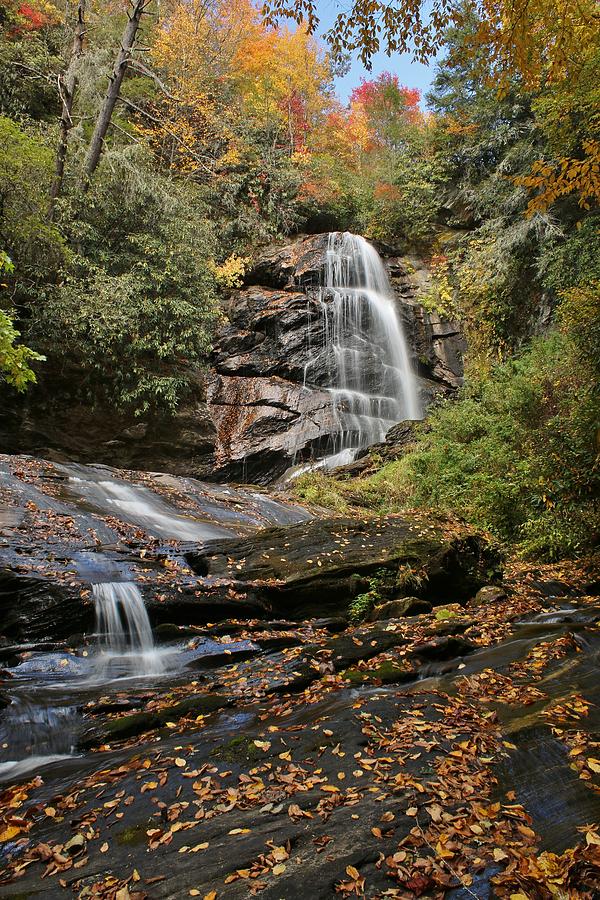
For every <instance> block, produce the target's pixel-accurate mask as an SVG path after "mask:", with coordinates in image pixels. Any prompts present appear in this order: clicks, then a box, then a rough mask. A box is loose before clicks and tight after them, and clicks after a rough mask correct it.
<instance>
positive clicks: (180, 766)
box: [175, 756, 185, 769]
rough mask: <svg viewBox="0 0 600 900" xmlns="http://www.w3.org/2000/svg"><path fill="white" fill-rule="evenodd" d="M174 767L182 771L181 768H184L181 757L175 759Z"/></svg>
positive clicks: (183, 760)
mask: <svg viewBox="0 0 600 900" xmlns="http://www.w3.org/2000/svg"><path fill="white" fill-rule="evenodd" d="M175 765H176V766H178V767H179V768H180V769H183V767H184V766H185V759H182V758H181V756H178V757H177V759H176V760H175Z"/></svg>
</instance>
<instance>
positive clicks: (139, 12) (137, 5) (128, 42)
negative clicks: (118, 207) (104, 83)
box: [82, 0, 151, 190]
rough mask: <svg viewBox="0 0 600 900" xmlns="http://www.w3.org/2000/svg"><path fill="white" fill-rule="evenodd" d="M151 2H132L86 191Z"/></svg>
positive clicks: (87, 164)
mask: <svg viewBox="0 0 600 900" xmlns="http://www.w3.org/2000/svg"><path fill="white" fill-rule="evenodd" d="M150 2H151V0H132V3H133V10H132V12H131V13H130V15H129V21H128V22H127V25H126V26H125V30H124V32H123V36H122V38H121V49H120V50H119V53H118V55H117V58H116V60H115V64H114V66H113V71H112V74H111V76H110V82H109V85H108V90H107V91H106V95H105V97H104V102H103V103H102V107H101V109H100V112H99V114H98V118H97V119H96V125H95V127H94V133H93V134H92V139H91V141H90V146H89V149H88V154H87V157H86V160H85V171H84V180H83V184H82V187H83V189H84V190H86V188H87V187H88V185H89V182H90V179H91V178H92V175H93V174H94V172H95V171H96V169H97V168H98V163H99V162H100V157H101V155H102V149H103V146H104V138H105V137H106V133H107V131H108V128H109V126H110V120H111V118H112V114H113V112H114V109H115V105H116V103H117V100H118V99H119V94H120V93H121V85H122V83H123V78H124V76H125V70H126V69H127V64H128V63H129V61H130V59H131V51H132V49H133V44H134V41H135V37H136V34H137V31H138V28H139V27H140V22H141V20H142V16H143V14H144V11H145V9H146V7H147V6H148V5H149V3H150Z"/></svg>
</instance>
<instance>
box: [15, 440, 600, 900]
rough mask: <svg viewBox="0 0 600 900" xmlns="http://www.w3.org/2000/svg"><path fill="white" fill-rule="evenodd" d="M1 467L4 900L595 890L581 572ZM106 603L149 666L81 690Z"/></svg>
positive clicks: (260, 503) (353, 525)
mask: <svg viewBox="0 0 600 900" xmlns="http://www.w3.org/2000/svg"><path fill="white" fill-rule="evenodd" d="M1 472H2V489H1V490H2V497H1V498H2V501H3V505H2V513H1V516H0V556H1V572H0V634H1V635H2V638H1V642H0V660H1V662H0V665H1V666H2V667H3V671H2V686H1V687H0V704H1V706H2V709H1V710H0V738H1V740H0V745H1V746H0V753H1V754H2V758H1V760H0V778H2V781H3V784H2V785H1V786H0V787H1V788H2V802H1V813H0V816H1V818H0V853H1V854H2V859H3V866H4V868H3V870H2V875H1V876H0V885H1V886H0V896H3V897H14V898H17V897H30V896H37V895H42V894H43V895H44V896H50V897H53V896H57V897H59V896H65V893H66V894H67V895H69V894H71V895H74V896H77V897H82V898H83V897H106V898H119V900H126V898H127V897H136V898H140V900H141V898H144V897H149V898H163V897H164V898H167V897H186V896H200V897H205V898H206V897H208V898H211V900H213V898H221V897H223V898H236V897H240V898H241V897H247V896H252V895H254V894H257V895H260V896H264V897H272V898H282V897H283V898H286V900H287V898H305V897H311V898H313V897H314V898H321V897H322V898H326V897H335V896H341V897H344V896H346V897H349V896H365V897H372V898H375V897H389V896H391V897H403V898H412V897H418V896H428V897H437V896H440V897H441V896H444V895H447V896H452V897H459V896H460V897H467V896H469V897H472V896H475V897H479V898H486V897H490V896H500V897H502V896H507V897H510V896H513V895H517V896H519V897H525V898H537V897H541V898H546V897H552V896H565V897H586V898H587V897H589V898H592V897H595V896H597V895H598V891H599V890H600V868H599V862H600V860H599V853H600V835H599V832H598V825H597V823H598V821H599V819H600V796H599V785H600V782H599V775H600V737H599V727H600V715H599V713H598V700H599V697H598V694H599V684H600V682H599V680H598V659H599V652H600V629H599V627H598V622H599V621H600V599H599V597H598V587H599V583H598V577H597V573H596V572H594V570H593V567H592V566H591V565H588V566H583V565H579V566H576V565H571V566H567V565H563V566H560V567H559V566H556V567H551V566H545V567H538V568H536V569H531V568H527V567H525V566H516V565H515V564H513V563H507V561H506V560H504V559H503V557H502V554H501V553H499V551H498V549H497V548H496V547H495V546H494V545H493V543H492V542H490V540H489V539H488V538H487V537H486V536H485V535H481V534H477V533H474V532H472V531H471V530H470V529H468V528H466V527H465V526H464V525H463V524H462V523H460V522H457V521H453V520H449V519H446V518H442V517H437V518H436V517H431V516H429V517H428V516H424V515H422V514H421V515H417V514H407V515H404V516H389V517H384V518H370V517H364V516H362V517H359V516H356V517H354V518H340V517H331V516H330V515H327V514H325V513H324V511H322V510H309V509H304V508H302V507H299V506H297V505H296V504H294V503H292V502H291V501H290V500H289V498H287V497H285V496H283V495H272V494H266V493H264V492H263V491H261V490H257V489H255V488H251V487H239V488H238V487H232V486H226V487H223V486H217V485H207V484H203V483H201V482H198V481H195V480H194V479H191V478H183V477H182V478H174V477H172V476H165V475H152V474H143V473H139V472H137V473H133V472H128V471H122V470H114V469H108V468H106V467H85V466H71V465H53V464H51V463H48V462H44V461H40V460H35V459H32V458H28V457H3V458H2V459H1ZM123 584H125V585H128V586H129V587H128V588H127V591H126V593H127V592H129V596H131V591H133V590H135V591H136V592H137V594H138V595H139V597H140V598H141V600H142V602H143V608H144V610H145V612H146V613H147V616H148V620H149V623H150V626H151V629H152V637H153V641H154V647H153V653H155V654H156V655H157V658H158V661H157V660H156V659H154V658H153V666H154V668H151V669H150V670H149V671H146V670H143V669H142V670H141V669H140V667H139V666H134V667H133V668H131V669H127V667H126V666H125V668H123V667H117V668H116V669H114V668H108V669H107V668H106V667H104V668H102V667H100V668H99V667H98V660H99V658H101V654H102V652H103V648H102V645H101V637H102V636H101V635H99V634H97V631H98V623H97V619H96V613H97V609H98V606H97V600H98V596H99V595H100V596H106V595H107V594H108V595H110V596H112V594H111V591H112V588H111V589H110V590H109V589H108V588H107V587H106V586H113V585H123ZM98 585H100V586H102V585H104V586H105V587H104V588H102V589H99V588H98V587H97V586H98ZM119 590H121V594H122V589H119ZM121 594H119V591H117V596H121ZM357 611H359V612H360V613H361V614H362V615H365V616H366V617H367V621H363V622H362V623H360V624H353V623H352V616H353V614H356V612H357ZM104 652H105V648H104ZM132 652H133V651H132V648H131V647H129V648H125V649H124V650H122V651H121V655H122V657H123V658H124V659H125V660H127V659H128V654H129V655H131V654H132Z"/></svg>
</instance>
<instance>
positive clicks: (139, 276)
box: [33, 159, 218, 415]
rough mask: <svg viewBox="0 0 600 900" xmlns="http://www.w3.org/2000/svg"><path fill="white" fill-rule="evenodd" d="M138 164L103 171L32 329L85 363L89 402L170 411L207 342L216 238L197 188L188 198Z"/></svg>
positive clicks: (84, 390)
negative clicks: (60, 276) (73, 251)
mask: <svg viewBox="0 0 600 900" xmlns="http://www.w3.org/2000/svg"><path fill="white" fill-rule="evenodd" d="M124 162H126V160H125V161H124ZM133 162H135V163H136V167H135V169H133V170H132V169H131V168H128V167H127V166H126V165H124V163H123V165H121V167H119V168H116V170H115V172H114V173H113V175H112V176H109V175H108V174H105V176H104V177H103V178H102V179H101V180H99V181H98V182H97V183H96V185H95V186H94V190H93V191H91V192H90V193H89V194H88V195H87V196H86V198H85V199H84V200H82V201H81V203H80V204H79V209H78V217H77V219H75V220H74V224H73V225H72V228H73V230H74V232H76V233H74V234H73V236H72V239H71V242H72V243H73V244H74V245H75V246H77V247H78V250H79V252H78V254H77V255H76V256H74V257H73V260H72V264H71V266H70V267H69V269H68V270H67V271H66V273H65V276H64V280H63V283H62V284H61V285H60V286H59V287H57V288H56V289H55V290H53V291H52V293H51V295H50V296H49V298H48V300H47V301H46V303H45V304H44V305H43V307H41V308H40V309H39V310H38V311H37V315H36V318H35V322H34V325H33V334H34V335H35V338H36V346H39V347H40V348H42V349H43V350H44V351H45V352H46V353H47V354H48V356H49V357H50V356H51V357H52V359H53V360H54V361H55V362H56V363H59V362H60V360H61V359H65V360H67V361H69V363H70V364H71V365H73V364H75V365H76V366H78V367H79V368H80V370H81V380H80V383H79V386H78V389H79V393H80V395H81V397H82V398H83V399H85V400H87V402H90V403H103V402H108V403H112V404H114V405H115V406H116V407H117V408H119V409H120V410H123V411H129V412H133V413H135V414H136V415H141V414H149V413H152V412H158V413H163V414H170V413H172V412H173V411H174V410H175V409H176V407H177V405H178V403H179V402H180V401H182V400H185V399H186V397H188V396H189V395H190V393H191V392H192V390H193V389H194V386H195V385H196V384H197V376H196V375H195V374H194V369H196V370H197V369H198V368H199V367H201V366H202V365H203V364H204V362H205V360H206V358H207V355H208V352H209V350H210V339H211V330H212V326H213V323H214V322H215V320H216V318H217V316H218V300H217V292H216V285H215V266H214V261H213V253H214V249H215V244H214V236H213V233H212V230H211V227H210V225H209V224H207V221H206V215H205V212H206V211H205V207H204V205H203V204H202V202H201V201H200V199H199V197H198V196H197V195H196V196H194V194H193V190H192V188H191V187H190V186H188V187H187V188H186V196H185V198H184V197H182V196H181V186H180V185H178V184H177V183H174V182H171V181H169V180H168V179H162V178H160V177H159V176H156V175H153V174H150V173H148V172H146V171H145V170H144V168H143V163H144V160H143V159H138V160H134V161H133ZM117 182H118V184H119V187H118V188H117ZM66 216H67V212H66V211H65V218H66ZM65 227H66V226H65Z"/></svg>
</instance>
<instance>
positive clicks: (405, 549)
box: [186, 515, 500, 619]
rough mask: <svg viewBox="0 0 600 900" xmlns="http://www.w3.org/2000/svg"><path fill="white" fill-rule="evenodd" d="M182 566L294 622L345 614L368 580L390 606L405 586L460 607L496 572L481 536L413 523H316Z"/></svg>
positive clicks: (210, 550) (218, 548) (193, 556)
mask: <svg viewBox="0 0 600 900" xmlns="http://www.w3.org/2000/svg"><path fill="white" fill-rule="evenodd" d="M186 560H187V562H188V564H189V565H190V567H191V568H192V570H193V571H194V572H195V573H196V574H198V575H202V576H211V577H214V578H217V579H219V583H220V584H221V585H223V586H224V587H225V589H226V587H227V585H228V584H231V585H232V587H233V588H234V589H235V590H236V591H243V592H245V593H247V594H249V595H253V596H254V597H255V598H256V599H257V600H258V601H260V602H262V603H263V604H264V605H265V607H266V608H267V609H268V610H270V611H271V612H273V613H275V614H276V615H285V616H286V617H289V618H299V619H304V618H307V617H309V616H311V615H322V614H323V613H324V612H326V613H333V614H335V613H337V614H340V613H341V614H344V613H345V612H346V610H347V607H348V604H349V602H350V601H351V599H352V598H353V597H355V596H356V595H357V594H359V593H361V591H364V590H365V589H367V590H368V579H369V577H370V576H372V575H374V574H377V575H378V576H379V577H384V578H385V580H386V581H390V580H391V589H390V591H389V593H391V594H392V595H394V596H393V597H392V599H395V598H402V597H405V596H406V595H407V594H408V593H409V590H408V589H407V586H408V585H410V593H415V592H416V593H418V594H419V599H420V600H421V601H423V600H429V601H433V602H434V603H440V602H447V601H448V600H450V599H451V600H453V601H456V600H466V599H468V598H469V597H471V596H473V594H474V593H475V592H476V591H477V590H478V588H480V587H481V586H482V585H483V584H484V583H485V582H486V581H487V580H488V579H489V577H490V574H491V573H494V572H495V571H496V572H497V571H499V564H500V556H499V554H498V552H497V550H496V549H495V548H494V547H493V546H491V545H490V544H489V543H488V542H487V541H486V540H485V539H484V538H483V537H482V536H481V535H478V534H475V533H473V532H470V531H469V530H468V529H457V528H456V527H454V526H450V523H448V522H447V521H445V520H441V519H440V520H439V521H436V522H434V521H432V520H431V518H429V519H425V518H419V517H417V516H415V515H412V516H411V517H410V518H409V517H405V516H401V515H391V516H386V517H384V518H378V519H358V518H354V519H343V518H331V519H314V520H312V521H310V522H303V523H299V524H297V525H292V526H288V527H286V528H269V529H265V530H264V531H261V532H259V533H258V534H256V535H253V536H252V537H250V538H247V539H244V540H241V541H229V542H228V543H227V544H226V545H225V546H224V545H223V544H222V542H211V543H209V544H207V545H205V546H204V547H202V548H200V549H198V550H191V551H189V552H188V553H186ZM413 602H414V598H413ZM417 602H418V601H417ZM423 606H425V604H423ZM422 608H423V607H422ZM427 608H429V604H427Z"/></svg>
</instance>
